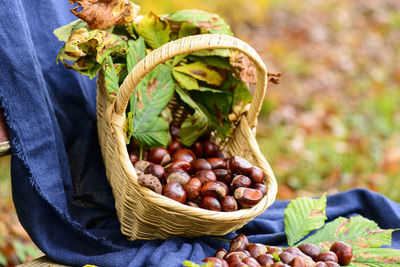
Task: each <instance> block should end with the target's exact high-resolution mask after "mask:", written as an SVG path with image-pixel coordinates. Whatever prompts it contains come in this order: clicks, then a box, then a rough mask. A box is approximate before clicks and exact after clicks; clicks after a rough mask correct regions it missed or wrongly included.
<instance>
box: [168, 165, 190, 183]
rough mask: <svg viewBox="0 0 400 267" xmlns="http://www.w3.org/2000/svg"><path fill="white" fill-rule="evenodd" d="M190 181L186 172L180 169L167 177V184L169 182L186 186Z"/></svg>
mask: <svg viewBox="0 0 400 267" xmlns="http://www.w3.org/2000/svg"><path fill="white" fill-rule="evenodd" d="M189 179H190V175H189V174H188V173H187V172H184V171H182V170H181V169H178V170H176V171H174V172H172V173H171V174H169V175H168V177H167V183H170V182H177V183H178V184H180V185H182V186H183V185H184V184H186V183H187V182H188V181H189Z"/></svg>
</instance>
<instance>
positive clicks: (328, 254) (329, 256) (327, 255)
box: [315, 251, 338, 263]
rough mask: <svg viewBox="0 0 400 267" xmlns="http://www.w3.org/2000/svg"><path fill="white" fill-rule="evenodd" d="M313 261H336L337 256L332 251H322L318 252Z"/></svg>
mask: <svg viewBox="0 0 400 267" xmlns="http://www.w3.org/2000/svg"><path fill="white" fill-rule="evenodd" d="M315 261H333V262H336V263H337V262H338V257H337V256H336V254H335V253H334V252H332V251H324V252H321V253H319V254H318V255H317V257H315Z"/></svg>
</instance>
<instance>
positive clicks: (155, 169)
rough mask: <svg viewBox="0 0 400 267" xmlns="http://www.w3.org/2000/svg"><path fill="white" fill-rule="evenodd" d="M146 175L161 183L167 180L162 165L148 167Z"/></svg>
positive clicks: (145, 171)
mask: <svg viewBox="0 0 400 267" xmlns="http://www.w3.org/2000/svg"><path fill="white" fill-rule="evenodd" d="M144 174H152V175H154V176H155V177H157V178H158V179H159V180H160V181H161V182H163V181H164V178H165V170H164V168H163V167H162V166H161V165H158V164H151V165H149V166H147V168H146V169H145V170H144Z"/></svg>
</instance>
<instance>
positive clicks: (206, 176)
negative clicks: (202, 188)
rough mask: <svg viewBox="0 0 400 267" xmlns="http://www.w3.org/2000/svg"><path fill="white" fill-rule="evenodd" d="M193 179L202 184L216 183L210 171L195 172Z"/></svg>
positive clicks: (215, 177) (215, 178)
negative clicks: (197, 179) (195, 178)
mask: <svg viewBox="0 0 400 267" xmlns="http://www.w3.org/2000/svg"><path fill="white" fill-rule="evenodd" d="M195 177H197V178H199V179H200V181H201V183H202V184H206V183H208V182H216V181H217V176H215V174H214V172H213V171H211V170H202V171H198V172H196V174H195Z"/></svg>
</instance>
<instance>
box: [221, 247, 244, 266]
mask: <svg viewBox="0 0 400 267" xmlns="http://www.w3.org/2000/svg"><path fill="white" fill-rule="evenodd" d="M247 257H249V255H247V254H246V253H245V252H244V251H240V250H237V251H228V253H226V255H225V256H224V259H225V260H226V262H227V263H228V264H229V266H231V265H232V264H234V263H236V262H241V261H242V260H243V259H244V258H247Z"/></svg>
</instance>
